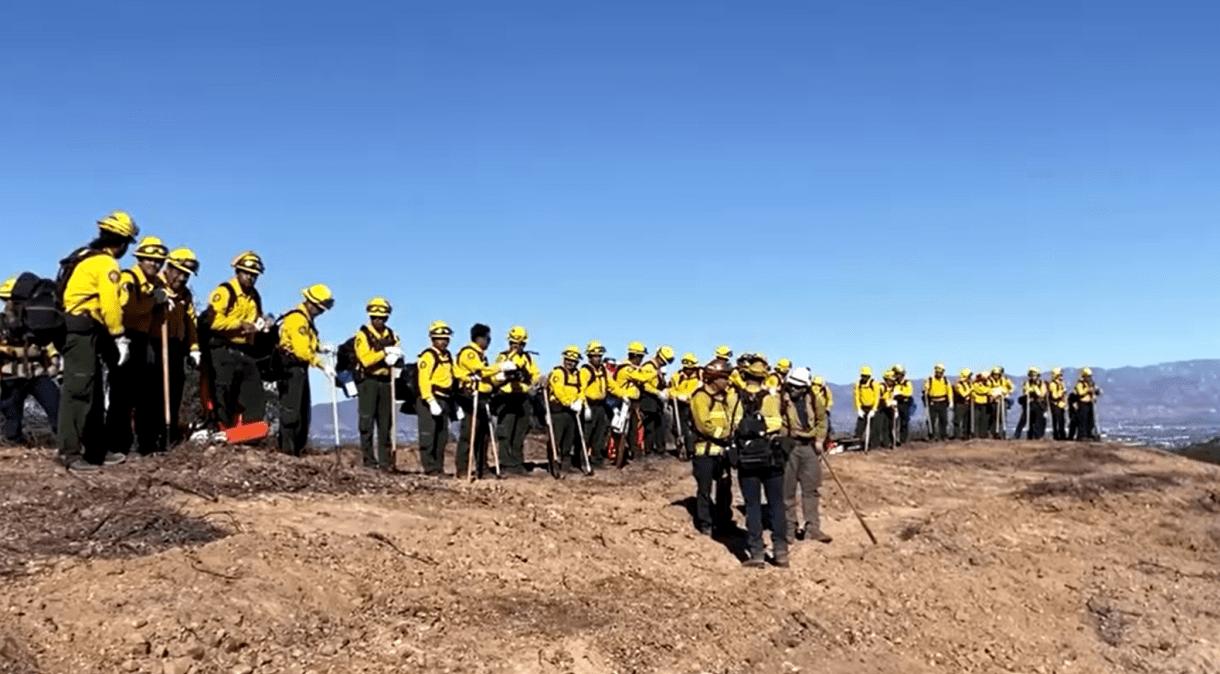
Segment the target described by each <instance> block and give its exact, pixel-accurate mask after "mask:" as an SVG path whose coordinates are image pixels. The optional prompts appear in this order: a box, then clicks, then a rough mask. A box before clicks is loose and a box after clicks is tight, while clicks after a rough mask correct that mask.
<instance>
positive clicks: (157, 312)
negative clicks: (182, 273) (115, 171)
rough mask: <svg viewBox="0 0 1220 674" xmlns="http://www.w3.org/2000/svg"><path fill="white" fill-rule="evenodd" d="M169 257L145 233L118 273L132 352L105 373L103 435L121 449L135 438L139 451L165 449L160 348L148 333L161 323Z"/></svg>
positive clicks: (125, 329)
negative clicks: (132, 259) (128, 263)
mask: <svg viewBox="0 0 1220 674" xmlns="http://www.w3.org/2000/svg"><path fill="white" fill-rule="evenodd" d="M168 256H169V249H168V248H166V247H165V244H164V243H162V242H161V239H158V238H157V237H155V236H146V237H144V239H142V240H141V241H140V243H139V245H138V246H136V249H135V258H136V263H135V264H134V265H132V267H131V268H130V269H125V270H123V271H122V272H121V273H120V274H119V288H120V291H119V294H120V296H121V297H122V298H123V334H124V335H125V336H126V337H127V339H128V340H129V341H130V343H131V357H130V358H128V359H127V362H125V363H124V364H123V365H121V366H118V367H114V368H112V369H111V370H110V372H109V376H108V377H107V383H108V384H109V388H110V396H109V401H108V402H109V404H108V405H107V406H106V437H107V438H108V439H109V441H110V442H111V443H112V444H111V446H110V449H112V450H114V451H116V452H122V453H123V454H127V453H128V452H130V451H131V447H132V442H133V440H134V441H135V443H136V447H137V449H138V451H139V452H140V454H142V455H148V454H152V453H153V452H156V451H159V450H161V449H163V447H161V446H159V442H158V439H159V438H160V436H161V433H160V429H162V428H164V427H165V421H164V420H163V419H162V417H163V416H164V414H163V412H162V408H161V406H160V395H158V392H159V391H160V389H161V365H160V361H161V358H160V353H159V352H158V353H154V352H153V348H152V345H153V340H152V337H151V334H150V333H151V332H152V329H153V324H154V322H155V323H156V325H157V327H158V329H159V328H160V324H161V318H162V315H163V313H164V302H165V300H166V295H165V291H164V290H163V289H162V288H161V279H160V276H159V274H160V273H161V267H162V266H163V265H164V264H165V258H166V257H168ZM159 343H160V340H158V344H159ZM133 431H134V432H133Z"/></svg>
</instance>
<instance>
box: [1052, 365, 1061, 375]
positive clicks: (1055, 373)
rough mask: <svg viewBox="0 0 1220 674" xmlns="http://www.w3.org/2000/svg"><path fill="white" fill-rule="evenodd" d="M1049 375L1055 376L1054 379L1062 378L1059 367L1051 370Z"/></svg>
mask: <svg viewBox="0 0 1220 674" xmlns="http://www.w3.org/2000/svg"><path fill="white" fill-rule="evenodd" d="M1051 374H1053V375H1055V376H1056V377H1062V376H1063V368H1061V367H1057V368H1055V369H1053V370H1051Z"/></svg>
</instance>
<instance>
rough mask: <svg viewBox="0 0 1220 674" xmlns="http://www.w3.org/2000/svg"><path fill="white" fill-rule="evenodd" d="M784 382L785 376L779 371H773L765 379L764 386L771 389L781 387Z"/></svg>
mask: <svg viewBox="0 0 1220 674" xmlns="http://www.w3.org/2000/svg"><path fill="white" fill-rule="evenodd" d="M783 383H784V378H783V377H782V376H780V374H779V373H778V372H772V373H770V374H768V375H767V378H766V379H764V380H763V386H766V387H767V388H769V389H777V390H778V389H779V387H780V384H783Z"/></svg>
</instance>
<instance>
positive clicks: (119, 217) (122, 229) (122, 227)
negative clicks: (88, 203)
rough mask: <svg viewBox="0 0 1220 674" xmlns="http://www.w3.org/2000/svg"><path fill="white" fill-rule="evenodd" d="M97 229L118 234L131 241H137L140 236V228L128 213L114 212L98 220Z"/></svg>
mask: <svg viewBox="0 0 1220 674" xmlns="http://www.w3.org/2000/svg"><path fill="white" fill-rule="evenodd" d="M97 228H98V229H100V230H102V231H103V232H110V233H111V234H118V235H119V236H121V237H123V238H125V239H129V240H131V241H135V240H136V237H137V236H139V235H140V228H139V227H137V226H136V221H135V220H132V219H131V216H130V215H128V214H127V212H126V211H114V212H112V213H110V214H109V215H107V216H106V217H104V218H102V219H101V220H98V221H97Z"/></svg>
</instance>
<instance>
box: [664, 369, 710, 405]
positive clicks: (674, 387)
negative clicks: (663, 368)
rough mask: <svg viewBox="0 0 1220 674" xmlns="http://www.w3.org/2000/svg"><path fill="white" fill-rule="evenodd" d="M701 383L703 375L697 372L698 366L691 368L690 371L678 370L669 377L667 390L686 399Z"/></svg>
mask: <svg viewBox="0 0 1220 674" xmlns="http://www.w3.org/2000/svg"><path fill="white" fill-rule="evenodd" d="M702 385H703V377H702V376H701V375H700V374H699V369H698V368H692V369H691V370H690V371H687V370H685V369H683V370H679V371H677V372H675V373H674V374H673V376H672V377H670V378H669V392H670V393H671V394H673V395H675V396H683V397H686V398H688V399H689V398H690V397H691V395H692V394H693V393H694V392H695V391H697V390H699V387H700V386H702Z"/></svg>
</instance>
